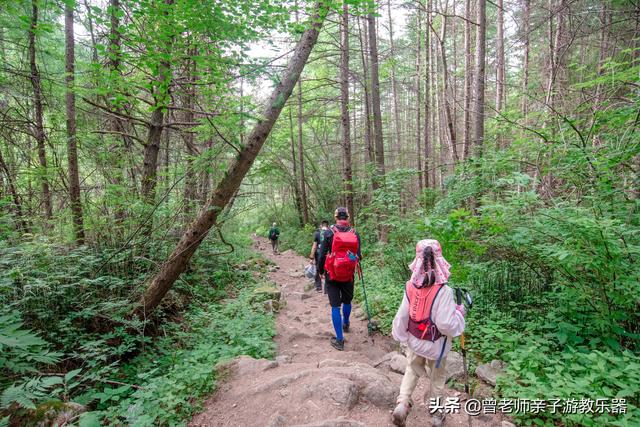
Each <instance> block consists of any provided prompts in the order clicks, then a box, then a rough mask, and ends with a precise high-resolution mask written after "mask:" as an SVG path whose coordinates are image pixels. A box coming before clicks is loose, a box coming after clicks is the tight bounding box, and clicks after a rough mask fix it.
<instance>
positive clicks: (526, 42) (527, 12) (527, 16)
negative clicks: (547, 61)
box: [520, 0, 531, 122]
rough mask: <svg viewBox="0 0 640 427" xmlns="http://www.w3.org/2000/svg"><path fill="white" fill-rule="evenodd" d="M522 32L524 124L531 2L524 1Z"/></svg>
mask: <svg viewBox="0 0 640 427" xmlns="http://www.w3.org/2000/svg"><path fill="white" fill-rule="evenodd" d="M523 14H524V16H523V20H524V22H523V31H524V58H523V63H522V105H521V107H520V109H521V111H522V115H523V116H524V119H525V122H526V120H527V117H528V115H529V99H528V93H529V46H530V38H531V36H530V32H531V29H530V15H531V0H524V11H523Z"/></svg>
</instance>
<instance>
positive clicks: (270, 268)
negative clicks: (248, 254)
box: [267, 265, 280, 273]
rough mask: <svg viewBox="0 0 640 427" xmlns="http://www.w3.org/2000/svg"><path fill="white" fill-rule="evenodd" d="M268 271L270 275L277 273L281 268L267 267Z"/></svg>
mask: <svg viewBox="0 0 640 427" xmlns="http://www.w3.org/2000/svg"><path fill="white" fill-rule="evenodd" d="M267 269H268V270H269V272H270V273H275V272H276V271H278V270H279V269H280V267H278V266H277V265H270V266H269V267H267Z"/></svg>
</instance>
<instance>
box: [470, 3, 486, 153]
mask: <svg viewBox="0 0 640 427" xmlns="http://www.w3.org/2000/svg"><path fill="white" fill-rule="evenodd" d="M486 7H487V2H486V0H478V5H477V15H476V23H477V27H476V72H475V76H474V77H475V82H476V84H475V86H474V92H475V93H474V97H473V101H474V103H473V104H474V107H473V113H474V120H473V145H474V147H475V150H474V151H475V154H476V156H477V157H481V156H482V149H483V145H484V84H485V79H484V71H485V56H486V55H485V48H486V46H485V43H486V34H487V19H486Z"/></svg>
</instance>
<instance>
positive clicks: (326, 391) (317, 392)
mask: <svg viewBox="0 0 640 427" xmlns="http://www.w3.org/2000/svg"><path fill="white" fill-rule="evenodd" d="M306 392H307V393H308V395H309V396H313V397H315V398H318V399H320V400H325V399H326V400H329V399H330V400H333V401H334V402H335V403H337V404H339V405H344V406H345V407H346V408H347V409H351V408H353V407H354V406H355V404H356V403H358V386H357V385H356V383H355V382H353V381H352V380H350V379H348V378H344V377H341V376H338V375H327V376H324V377H321V378H319V379H318V380H317V381H314V382H312V383H310V384H308V385H307V386H306Z"/></svg>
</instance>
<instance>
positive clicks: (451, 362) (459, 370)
mask: <svg viewBox="0 0 640 427" xmlns="http://www.w3.org/2000/svg"><path fill="white" fill-rule="evenodd" d="M445 371H446V373H447V379H446V381H448V380H449V379H450V378H462V377H463V376H464V364H463V362H462V355H461V354H460V353H458V352H456V351H450V352H449V354H448V355H447V366H446V367H445Z"/></svg>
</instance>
